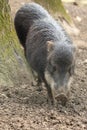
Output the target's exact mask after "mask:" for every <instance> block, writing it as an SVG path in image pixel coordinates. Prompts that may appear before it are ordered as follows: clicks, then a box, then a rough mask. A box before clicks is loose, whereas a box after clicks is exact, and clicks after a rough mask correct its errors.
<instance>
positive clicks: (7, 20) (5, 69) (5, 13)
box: [0, 0, 32, 85]
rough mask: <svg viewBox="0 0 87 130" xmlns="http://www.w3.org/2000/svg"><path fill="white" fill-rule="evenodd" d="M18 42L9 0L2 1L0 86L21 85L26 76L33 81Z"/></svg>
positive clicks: (0, 2) (0, 16) (0, 1)
mask: <svg viewBox="0 0 87 130" xmlns="http://www.w3.org/2000/svg"><path fill="white" fill-rule="evenodd" d="M18 42H19V41H18V40H17V37H16V33H15V30H14V27H13V22H12V20H11V17H10V7H9V5H8V0H0V85H14V84H18V83H19V82H20V83H21V82H22V81H23V77H26V75H27V76H28V77H29V80H30V79H32V78H31V76H32V75H31V73H30V68H29V67H28V65H27V64H26V60H25V58H24V54H23V50H22V48H21V45H20V44H19V43H18ZM28 68H29V69H28ZM30 81H31V80H30Z"/></svg>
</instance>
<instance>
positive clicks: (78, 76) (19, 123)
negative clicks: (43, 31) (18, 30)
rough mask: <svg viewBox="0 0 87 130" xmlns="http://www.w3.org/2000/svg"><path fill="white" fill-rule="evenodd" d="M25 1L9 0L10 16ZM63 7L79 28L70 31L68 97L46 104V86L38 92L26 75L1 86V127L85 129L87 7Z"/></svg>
mask: <svg viewBox="0 0 87 130" xmlns="http://www.w3.org/2000/svg"><path fill="white" fill-rule="evenodd" d="M24 2H29V0H10V6H11V9H12V16H13V17H14V15H15V12H16V10H17V9H18V8H19V7H20V6H21V5H23V4H24ZM65 7H66V8H67V9H68V10H69V12H70V15H71V16H72V18H73V21H74V23H75V25H76V27H77V28H78V29H79V30H80V34H79V35H77V36H76V35H74V34H71V37H72V39H73V41H74V43H75V44H76V45H77V46H78V50H77V51H78V52H77V58H76V70H75V75H74V81H73V83H72V85H71V97H70V100H69V101H68V102H67V104H66V106H62V105H61V104H59V103H58V105H57V106H56V107H54V108H52V107H49V105H48V104H47V92H46V90H45V88H43V91H41V92H38V91H37V86H31V85H30V84H29V81H28V78H26V77H25V79H24V82H23V81H21V82H22V83H21V85H20V84H18V85H17V86H15V87H9V86H0V130H87V6H85V5H84V6H78V5H74V4H65Z"/></svg>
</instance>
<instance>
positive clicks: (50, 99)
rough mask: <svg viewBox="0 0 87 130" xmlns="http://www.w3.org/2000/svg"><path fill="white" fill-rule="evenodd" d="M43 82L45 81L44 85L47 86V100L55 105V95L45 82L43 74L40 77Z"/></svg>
mask: <svg viewBox="0 0 87 130" xmlns="http://www.w3.org/2000/svg"><path fill="white" fill-rule="evenodd" d="M42 80H43V82H44V83H45V87H46V88H47V93H48V101H49V103H51V105H55V96H54V91H53V90H52V88H51V87H50V85H49V84H48V83H47V81H46V79H45V77H44V76H43V78H42Z"/></svg>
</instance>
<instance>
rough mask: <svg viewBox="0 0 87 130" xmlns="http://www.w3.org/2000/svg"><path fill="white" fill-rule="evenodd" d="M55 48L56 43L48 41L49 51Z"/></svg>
mask: <svg viewBox="0 0 87 130" xmlns="http://www.w3.org/2000/svg"><path fill="white" fill-rule="evenodd" d="M53 48H54V43H53V42H52V41H47V51H48V52H50V51H52V50H53Z"/></svg>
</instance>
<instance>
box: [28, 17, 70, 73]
mask: <svg viewBox="0 0 87 130" xmlns="http://www.w3.org/2000/svg"><path fill="white" fill-rule="evenodd" d="M47 41H53V43H54V44H55V43H56V42H57V44H60V43H61V44H64V46H66V45H67V44H71V43H72V42H71V40H70V38H69V37H68V35H67V34H66V32H65V31H64V29H63V28H62V26H61V25H60V24H59V23H56V21H55V20H54V19H52V17H49V18H46V19H43V20H38V21H36V22H35V23H34V24H33V25H32V26H31V27H30V30H29V32H28V35H27V40H26V56H27V60H28V62H29V63H30V64H31V66H32V67H33V69H35V70H36V71H37V72H38V71H40V72H44V70H45V67H46V61H47ZM56 46H57V47H58V45H56V44H55V47H56Z"/></svg>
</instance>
